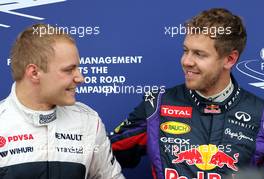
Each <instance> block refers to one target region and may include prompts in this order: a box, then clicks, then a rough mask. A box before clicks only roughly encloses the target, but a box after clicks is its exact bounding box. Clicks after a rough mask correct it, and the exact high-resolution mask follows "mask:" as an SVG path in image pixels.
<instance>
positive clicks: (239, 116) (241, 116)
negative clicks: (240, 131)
mask: <svg viewBox="0 0 264 179" xmlns="http://www.w3.org/2000/svg"><path fill="white" fill-rule="evenodd" d="M235 116H236V118H237V119H238V120H241V119H242V120H243V121H244V122H248V121H250V119H251V116H250V115H249V114H248V113H246V112H243V111H238V112H236V114H235Z"/></svg>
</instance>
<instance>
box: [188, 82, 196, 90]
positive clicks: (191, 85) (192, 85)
mask: <svg viewBox="0 0 264 179" xmlns="http://www.w3.org/2000/svg"><path fill="white" fill-rule="evenodd" d="M185 86H186V88H188V89H190V90H197V89H198V86H197V85H196V84H193V83H188V82H185Z"/></svg>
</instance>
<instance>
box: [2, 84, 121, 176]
mask: <svg viewBox="0 0 264 179" xmlns="http://www.w3.org/2000/svg"><path fill="white" fill-rule="evenodd" d="M85 178H92V179H108V178H109V179H123V178H124V177H123V175H122V174H121V168H120V165H119V164H118V162H117V161H116V160H115V158H114V156H113V154H112V150H111V147H110V141H109V139H108V137H106V132H105V128H104V125H103V123H102V122H101V119H100V118H99V116H98V114H97V113H96V112H95V111H94V110H92V109H91V108H89V107H88V106H85V105H84V104H82V103H76V104H75V105H73V106H64V107H61V106H57V107H55V109H53V110H50V111H42V112H41V111H33V110H30V109H28V108H26V107H25V106H23V105H22V104H21V103H20V102H19V101H18V99H17V97H16V94H15V84H14V85H13V86H12V90H11V94H10V95H9V96H8V97H7V98H6V99H5V100H3V101H1V103H0V179H85Z"/></svg>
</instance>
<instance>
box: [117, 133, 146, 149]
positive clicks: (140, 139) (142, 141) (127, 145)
mask: <svg viewBox="0 0 264 179" xmlns="http://www.w3.org/2000/svg"><path fill="white" fill-rule="evenodd" d="M146 143H147V133H146V132H144V133H141V134H138V135H135V136H132V137H129V138H126V139H123V140H119V141H117V142H114V143H112V149H113V150H114V151H117V150H127V149H131V148H133V147H134V146H135V145H146Z"/></svg>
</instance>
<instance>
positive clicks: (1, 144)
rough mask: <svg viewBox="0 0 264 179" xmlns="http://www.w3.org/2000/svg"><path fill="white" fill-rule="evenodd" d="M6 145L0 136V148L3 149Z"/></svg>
mask: <svg viewBox="0 0 264 179" xmlns="http://www.w3.org/2000/svg"><path fill="white" fill-rule="evenodd" d="M5 144H6V139H5V138H4V137H3V136H0V148H1V147H4V146H5Z"/></svg>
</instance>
